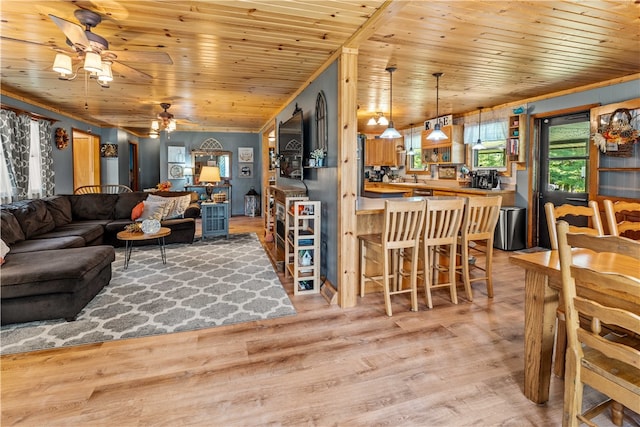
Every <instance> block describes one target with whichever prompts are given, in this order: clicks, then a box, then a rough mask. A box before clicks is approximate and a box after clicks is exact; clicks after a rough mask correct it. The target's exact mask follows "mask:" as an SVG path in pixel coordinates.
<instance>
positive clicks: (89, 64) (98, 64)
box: [83, 50, 102, 73]
mask: <svg viewBox="0 0 640 427" xmlns="http://www.w3.org/2000/svg"><path fill="white" fill-rule="evenodd" d="M83 68H84V69H85V70H86V71H88V72H90V73H100V72H101V71H102V59H101V58H100V55H99V54H97V53H96V52H93V51H90V50H89V51H87V52H85V56H84V67H83Z"/></svg>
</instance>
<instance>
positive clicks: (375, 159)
mask: <svg viewBox="0 0 640 427" xmlns="http://www.w3.org/2000/svg"><path fill="white" fill-rule="evenodd" d="M398 147H400V149H401V150H404V138H395V139H386V138H373V139H367V142H366V144H365V148H364V164H365V165H366V166H401V165H399V164H398V156H397V154H396V153H397V151H398Z"/></svg>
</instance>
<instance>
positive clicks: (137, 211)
mask: <svg viewBox="0 0 640 427" xmlns="http://www.w3.org/2000/svg"><path fill="white" fill-rule="evenodd" d="M143 211H144V202H140V203H138V204H137V205H135V206H134V207H133V209H132V210H131V221H135V220H136V219H138V218H140V217H141V216H142V212H143Z"/></svg>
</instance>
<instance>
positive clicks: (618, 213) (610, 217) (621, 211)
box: [604, 199, 640, 240]
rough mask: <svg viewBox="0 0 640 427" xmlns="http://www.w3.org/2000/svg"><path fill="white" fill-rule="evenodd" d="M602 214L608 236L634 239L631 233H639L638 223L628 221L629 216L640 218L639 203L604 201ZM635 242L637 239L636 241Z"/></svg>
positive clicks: (639, 224)
mask: <svg viewBox="0 0 640 427" xmlns="http://www.w3.org/2000/svg"><path fill="white" fill-rule="evenodd" d="M604 213H605V216H606V218H607V225H608V227H609V234H611V235H613V236H621V235H626V234H628V235H627V236H626V237H632V236H633V237H632V238H635V237H636V236H637V235H636V236H634V235H633V234H632V233H631V232H640V221H638V220H635V221H630V220H629V216H633V217H635V218H640V202H625V201H621V200H619V201H617V202H615V203H614V202H612V201H611V200H608V199H605V201H604ZM618 218H620V219H618ZM636 240H637V239H636Z"/></svg>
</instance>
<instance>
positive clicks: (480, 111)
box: [471, 107, 487, 150]
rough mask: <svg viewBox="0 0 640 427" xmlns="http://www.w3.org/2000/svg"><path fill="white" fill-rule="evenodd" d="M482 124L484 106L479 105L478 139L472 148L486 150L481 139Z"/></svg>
mask: <svg viewBox="0 0 640 427" xmlns="http://www.w3.org/2000/svg"><path fill="white" fill-rule="evenodd" d="M481 124H482V107H478V141H477V142H476V143H475V144H474V145H473V147H471V149H472V150H484V149H485V148H487V147H485V146H484V145H482V140H481V139H480V135H481V134H482V132H481V129H482V128H481Z"/></svg>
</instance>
